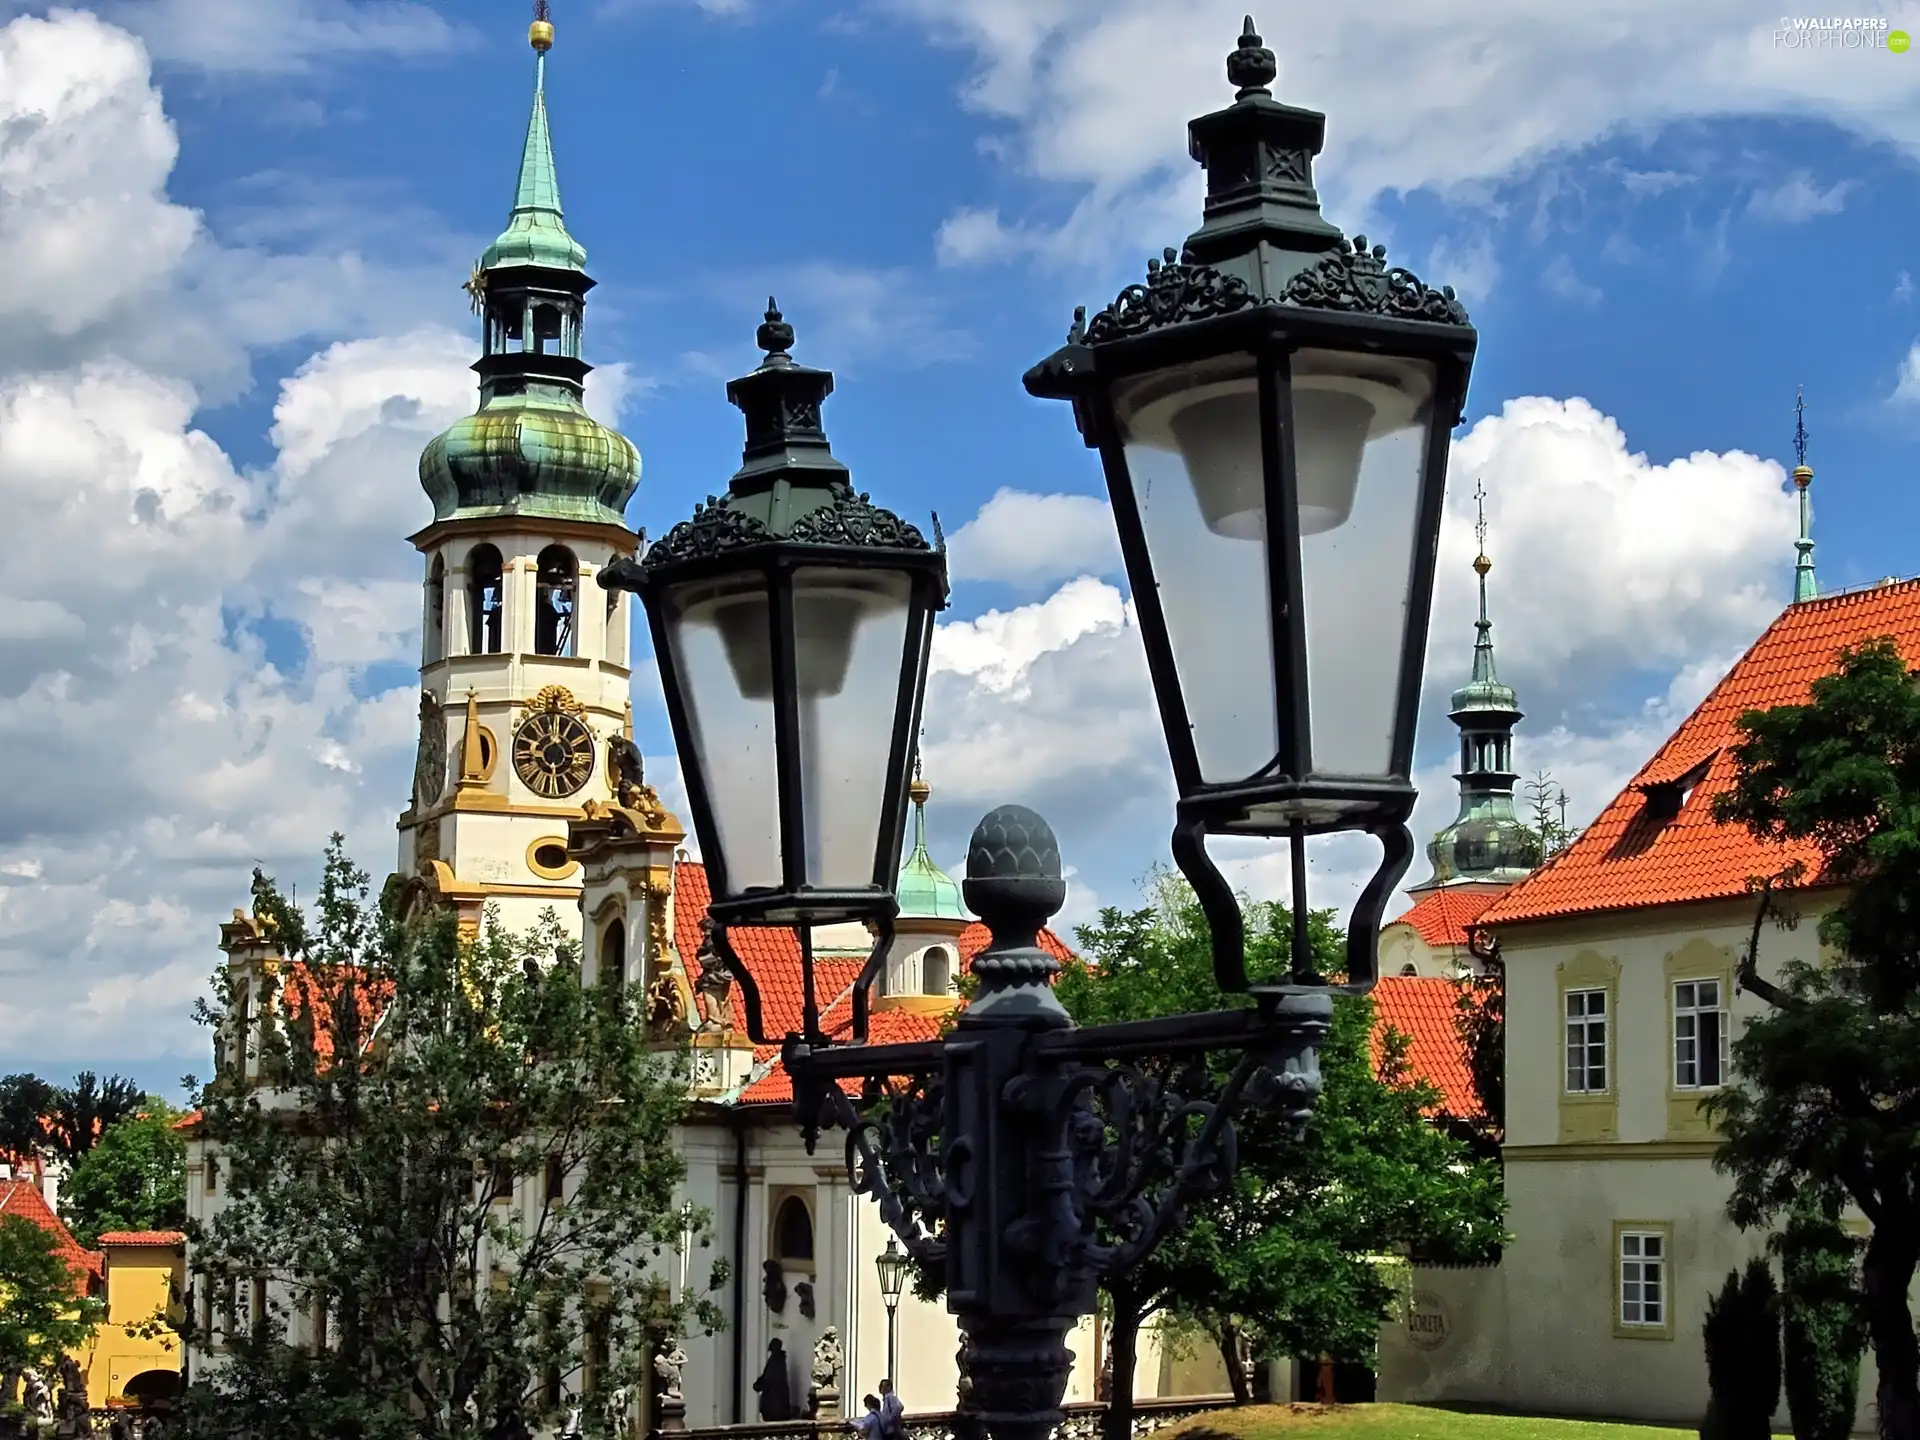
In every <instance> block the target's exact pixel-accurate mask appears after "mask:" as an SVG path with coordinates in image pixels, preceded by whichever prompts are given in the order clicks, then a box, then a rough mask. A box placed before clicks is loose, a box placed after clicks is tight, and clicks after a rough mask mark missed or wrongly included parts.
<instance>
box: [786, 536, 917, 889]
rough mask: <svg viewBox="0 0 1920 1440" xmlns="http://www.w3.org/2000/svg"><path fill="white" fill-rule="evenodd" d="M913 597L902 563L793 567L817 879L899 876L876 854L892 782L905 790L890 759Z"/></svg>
mask: <svg viewBox="0 0 1920 1440" xmlns="http://www.w3.org/2000/svg"><path fill="white" fill-rule="evenodd" d="M912 597H913V584H912V580H911V578H910V577H909V576H907V575H904V574H901V573H900V572H898V571H892V572H888V571H875V570H848V569H829V568H827V567H824V566H803V567H801V568H799V569H797V570H795V571H794V572H793V629H794V676H795V679H796V680H797V682H798V685H799V691H800V754H799V757H798V758H799V764H800V792H801V795H802V796H803V798H804V804H805V809H806V829H807V833H806V883H807V884H809V885H814V886H819V887H822V888H826V889H853V888H857V887H860V886H867V885H873V884H875V883H876V882H878V881H883V880H886V879H889V878H891V877H888V876H876V875H875V873H874V869H875V865H874V861H875V857H876V855H877V854H878V853H879V846H880V837H881V830H882V827H883V826H884V825H885V824H886V822H887V811H888V804H887V800H888V792H889V788H891V789H892V791H893V792H894V794H895V795H897V794H898V792H899V789H900V787H901V786H903V785H904V784H905V783H906V774H905V767H904V765H903V766H902V768H901V773H900V774H899V775H898V776H893V775H890V774H889V771H888V766H889V763H890V761H891V759H892V752H893V731H894V718H895V716H894V710H895V707H896V705H897V704H898V703H899V696H900V665H901V661H902V660H903V659H904V657H905V655H906V645H907V636H908V633H909V629H910V627H909V626H908V623H907V621H908V618H909V614H910V611H911V602H912ZM913 628H914V631H915V633H917V627H913ZM889 782H891V787H890V784H889ZM893 808H894V809H895V810H897V809H898V808H899V807H898V805H897V803H896V804H895V805H894V807H893ZM895 863H896V864H897V863H898V862H897V860H896V862H895Z"/></svg>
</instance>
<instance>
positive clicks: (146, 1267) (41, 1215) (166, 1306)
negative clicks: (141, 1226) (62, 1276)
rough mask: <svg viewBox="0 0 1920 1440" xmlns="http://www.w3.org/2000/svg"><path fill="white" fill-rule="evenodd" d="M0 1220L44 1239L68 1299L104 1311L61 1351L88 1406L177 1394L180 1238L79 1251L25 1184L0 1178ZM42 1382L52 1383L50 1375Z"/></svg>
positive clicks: (116, 1242) (168, 1234) (104, 1242)
mask: <svg viewBox="0 0 1920 1440" xmlns="http://www.w3.org/2000/svg"><path fill="white" fill-rule="evenodd" d="M0 1216H17V1217H18V1218H20V1219H23V1220H28V1221H31V1222H32V1223H33V1224H35V1225H38V1226H39V1227H40V1228H41V1229H42V1230H45V1231H46V1232H47V1233H48V1234H49V1235H51V1236H52V1237H53V1240H54V1246H55V1249H56V1250H57V1251H58V1253H59V1254H60V1256H61V1257H62V1258H63V1259H65V1260H66V1262H67V1264H68V1265H69V1266H70V1267H71V1268H72V1270H73V1277H74V1294H75V1296H76V1298H90V1299H93V1300H98V1301H100V1302H102V1303H104V1304H105V1306H106V1313H105V1315H104V1316H103V1317H102V1319H101V1322H100V1324H99V1326H98V1327H97V1328H96V1329H95V1330H94V1332H93V1335H92V1336H91V1337H90V1338H89V1339H88V1341H87V1342H86V1344H84V1345H78V1346H75V1347H74V1348H73V1349H72V1350H71V1351H69V1352H68V1353H69V1354H70V1355H72V1357H73V1359H74V1360H75V1361H76V1362H77V1363H78V1364H79V1366H80V1373H81V1374H82V1375H83V1376H85V1377H86V1382H87V1403H88V1404H89V1405H91V1406H93V1407H94V1408H95V1409H100V1408H102V1407H105V1406H109V1405H128V1404H134V1403H136V1402H140V1401H146V1402H152V1401H156V1400H166V1399H170V1398H171V1397H172V1396H173V1395H174V1394H176V1393H177V1392H178V1391H179V1389H180V1384H181V1376H180V1365H181V1358H182V1356H183V1355H184V1353H185V1351H184V1349H183V1347H182V1345H181V1343H180V1335H179V1332H178V1329H177V1328H176V1327H177V1326H178V1324H179V1322H180V1321H181V1319H182V1318H183V1316H184V1313H185V1312H184V1311H183V1310H182V1308H181V1305H180V1296H181V1294H182V1293H183V1287H184V1285H185V1276H186V1256H187V1239H186V1236H184V1235H182V1234H181V1233H180V1232H179V1231H177V1230H141V1231H116V1232H111V1233H108V1234H105V1235H102V1236H101V1237H100V1248H99V1250H97V1251H95V1250H87V1249H84V1248H82V1247H81V1245H80V1243H79V1242H78V1241H77V1240H75V1239H74V1238H73V1232H72V1231H70V1230H68V1229H67V1227H66V1225H65V1224H63V1223H62V1222H61V1219H60V1217H59V1215H57V1214H56V1213H55V1212H54V1209H53V1207H52V1206H51V1205H49V1204H48V1203H47V1199H46V1196H45V1194H44V1193H43V1192H42V1190H41V1188H40V1184H38V1183H36V1182H35V1181H34V1180H32V1179H17V1180H16V1179H12V1178H10V1177H7V1178H0ZM46 1378H47V1383H48V1384H49V1385H52V1384H54V1377H53V1376H51V1375H50V1376H48V1377H46Z"/></svg>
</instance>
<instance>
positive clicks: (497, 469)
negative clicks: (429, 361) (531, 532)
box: [420, 384, 640, 525]
mask: <svg viewBox="0 0 1920 1440" xmlns="http://www.w3.org/2000/svg"><path fill="white" fill-rule="evenodd" d="M541 392H544V393H541ZM639 485H640V452H639V451H638V450H636V449H635V448H634V445H633V442H632V441H631V440H629V439H627V437H626V436H624V435H622V434H621V433H620V432H619V431H617V430H610V429H608V428H607V427H606V426H605V425H602V424H600V423H599V422H598V421H596V420H595V419H594V418H593V417H592V416H591V415H589V414H587V412H586V410H585V408H584V407H583V406H582V405H581V404H580V402H579V400H578V399H576V398H575V397H574V396H573V395H572V394H571V393H569V392H568V391H567V390H566V389H565V388H564V387H563V386H559V385H553V386H536V385H532V384H530V385H529V387H528V389H527V390H526V391H524V392H522V393H520V394H517V395H493V396H491V397H487V396H484V395H483V398H482V402H481V406H480V411H479V413H478V414H475V415H469V416H467V417H466V419H464V420H456V421H454V423H453V424H452V425H451V426H449V427H448V429H447V430H446V432H445V433H444V434H442V435H440V436H439V437H438V438H436V439H435V440H434V441H433V443H432V444H430V445H428V446H427V448H426V450H425V451H424V452H422V454H421V456H420V486H421V488H422V489H423V490H425V491H426V492H427V496H428V498H429V499H431V500H432V501H433V518H434V519H436V520H446V519H449V518H451V517H453V516H455V515H459V516H462V517H465V516H473V515H535V516H540V517H542V518H544V519H551V520H588V521H596V522H600V523H605V524H612V525H621V524H624V523H625V520H626V509H627V502H628V501H629V500H631V499H632V498H633V492H634V491H635V490H636V489H638V488H639Z"/></svg>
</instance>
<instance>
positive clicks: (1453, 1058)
mask: <svg viewBox="0 0 1920 1440" xmlns="http://www.w3.org/2000/svg"><path fill="white" fill-rule="evenodd" d="M1456 993H1457V992H1456V991H1455V990H1454V986H1453V982H1452V981H1451V980H1447V979H1443V978H1440V977H1437V976H1414V975H1383V976H1381V978H1380V983H1379V984H1378V985H1376V986H1374V990H1373V1060H1374V1064H1375V1066H1376V1067H1377V1066H1378V1065H1379V1063H1380V1057H1381V1054H1382V1053H1383V1052H1384V1050H1385V1048H1386V1031H1387V1029H1388V1028H1389V1027H1391V1028H1392V1029H1394V1030H1397V1031H1399V1032H1400V1033H1401V1034H1402V1035H1405V1036H1406V1037H1407V1040H1408V1042H1409V1044H1408V1046H1407V1066H1408V1068H1409V1069H1410V1070H1411V1071H1412V1072H1413V1074H1414V1076H1415V1077H1417V1078H1418V1079H1421V1080H1425V1081H1427V1082H1428V1083H1429V1084H1431V1085H1432V1086H1433V1088H1434V1089H1435V1090H1437V1091H1439V1092H1440V1107H1439V1108H1440V1109H1441V1110H1443V1111H1444V1112H1446V1113H1447V1114H1449V1115H1453V1116H1457V1117H1458V1118H1460V1119H1463V1120H1465V1119H1471V1118H1472V1117H1473V1116H1475V1115H1478V1114H1479V1113H1480V1101H1479V1098H1478V1097H1477V1096H1476V1095H1475V1094H1474V1091H1473V1074H1472V1072H1471V1071H1470V1070H1468V1069H1467V1052H1466V1049H1465V1047H1464V1046H1462V1045H1461V1043H1460V1037H1459V1034H1458V1032H1456V1031H1455V1029H1454V1028H1453V1017H1454V1013H1455V1012H1454V997H1455V995H1456Z"/></svg>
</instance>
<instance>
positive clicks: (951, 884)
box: [895, 775, 968, 920]
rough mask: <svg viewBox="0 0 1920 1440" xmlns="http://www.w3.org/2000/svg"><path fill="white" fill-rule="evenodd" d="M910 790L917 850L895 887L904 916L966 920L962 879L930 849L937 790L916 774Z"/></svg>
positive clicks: (902, 868)
mask: <svg viewBox="0 0 1920 1440" xmlns="http://www.w3.org/2000/svg"><path fill="white" fill-rule="evenodd" d="M907 793H908V794H910V795H911V796H912V797H913V852H912V853H911V854H910V855H908V856H907V860H906V863H905V864H904V865H902V866H901V867H900V881H899V884H898V885H897V886H896V887H895V893H897V894H898V895H899V897H900V918H901V919H903V920H907V919H913V920H965V919H967V918H968V917H967V907H966V906H965V905H963V904H961V903H960V886H959V883H958V882H957V881H955V880H954V878H953V877H952V876H951V875H949V874H947V872H946V871H944V870H942V869H941V868H940V867H939V866H938V865H936V864H934V863H933V857H932V856H931V855H929V854H928V853H927V797H928V796H929V795H931V794H932V793H933V791H932V789H931V788H930V787H929V786H928V785H927V783H926V781H924V780H922V779H921V778H920V777H919V776H918V775H915V776H914V777H913V785H912V787H911V788H910V789H909V790H908V792H907Z"/></svg>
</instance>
